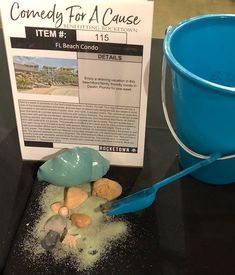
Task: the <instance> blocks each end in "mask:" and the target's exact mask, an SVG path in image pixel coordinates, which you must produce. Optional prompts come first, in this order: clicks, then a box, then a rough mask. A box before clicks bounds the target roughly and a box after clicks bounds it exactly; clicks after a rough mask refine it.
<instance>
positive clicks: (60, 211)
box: [59, 206, 69, 217]
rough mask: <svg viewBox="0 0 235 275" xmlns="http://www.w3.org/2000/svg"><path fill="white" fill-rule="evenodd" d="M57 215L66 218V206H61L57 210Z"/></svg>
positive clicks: (67, 211) (67, 213) (67, 212)
mask: <svg viewBox="0 0 235 275" xmlns="http://www.w3.org/2000/svg"><path fill="white" fill-rule="evenodd" d="M59 215H61V216H63V217H68V216H69V209H68V208H67V207H66V206H63V207H61V208H60V210H59Z"/></svg>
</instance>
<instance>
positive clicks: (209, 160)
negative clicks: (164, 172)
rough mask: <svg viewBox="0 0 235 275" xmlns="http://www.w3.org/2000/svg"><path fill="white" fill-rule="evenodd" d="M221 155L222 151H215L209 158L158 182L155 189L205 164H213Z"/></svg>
mask: <svg viewBox="0 0 235 275" xmlns="http://www.w3.org/2000/svg"><path fill="white" fill-rule="evenodd" d="M220 157H221V154H220V153H215V154H212V155H211V156H209V158H207V159H205V160H201V161H199V162H197V163H196V164H194V165H192V166H190V167H188V168H186V169H184V170H182V171H180V172H178V173H177V174H175V175H173V176H170V177H168V178H166V179H164V180H162V181H160V182H157V183H155V184H154V185H153V187H154V190H155V191H157V190H158V189H159V188H161V187H163V186H165V185H167V184H169V183H171V182H173V181H176V180H178V179H181V178H182V177H184V176H186V175H188V174H191V173H192V172H194V171H196V170H198V169H200V168H201V167H204V166H207V165H209V164H211V163H212V162H215V161H216V160H218V159H219V158H220Z"/></svg>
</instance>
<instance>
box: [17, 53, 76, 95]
mask: <svg viewBox="0 0 235 275" xmlns="http://www.w3.org/2000/svg"><path fill="white" fill-rule="evenodd" d="M13 61H14V70H15V78H16V86H17V90H18V92H20V93H29V94H44V95H65V96H78V82H79V81H78V60H75V59H63V58H48V57H31V56H14V57H13Z"/></svg>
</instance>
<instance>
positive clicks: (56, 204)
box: [51, 201, 63, 214]
mask: <svg viewBox="0 0 235 275" xmlns="http://www.w3.org/2000/svg"><path fill="white" fill-rule="evenodd" d="M62 206H63V203H62V202H60V201H57V202H54V203H52V205H51V210H52V211H53V212H54V213H56V214H58V212H59V210H60V208H61V207H62Z"/></svg>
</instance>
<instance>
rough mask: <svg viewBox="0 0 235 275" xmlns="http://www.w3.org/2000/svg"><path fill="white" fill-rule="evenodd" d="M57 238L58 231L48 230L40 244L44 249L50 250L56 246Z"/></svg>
mask: <svg viewBox="0 0 235 275" xmlns="http://www.w3.org/2000/svg"><path fill="white" fill-rule="evenodd" d="M59 240H60V234H59V233H58V232H55V231H53V230H50V231H49V232H48V233H47V234H46V236H45V237H44V239H43V240H42V241H41V245H42V247H43V248H44V249H45V250H47V251H50V250H52V249H53V248H55V247H56V246H57V244H58V243H59Z"/></svg>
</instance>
